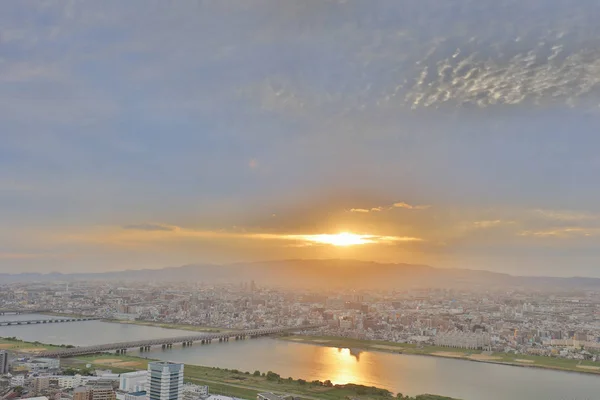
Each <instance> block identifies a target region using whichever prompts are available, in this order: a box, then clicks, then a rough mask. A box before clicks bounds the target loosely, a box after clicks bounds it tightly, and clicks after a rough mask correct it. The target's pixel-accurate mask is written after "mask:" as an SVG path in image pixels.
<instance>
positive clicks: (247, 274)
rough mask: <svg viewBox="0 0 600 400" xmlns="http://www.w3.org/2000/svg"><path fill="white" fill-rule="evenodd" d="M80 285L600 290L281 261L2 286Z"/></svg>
mask: <svg viewBox="0 0 600 400" xmlns="http://www.w3.org/2000/svg"><path fill="white" fill-rule="evenodd" d="M82 280H111V281H113V280H120V281H155V282H158V281H163V282H205V283H240V282H249V281H252V280H253V281H255V282H256V283H257V284H259V285H266V286H281V287H298V288H307V289H311V288H312V289H325V288H332V289H333V288H341V287H345V288H356V289H394V288H399V289H401V288H410V287H423V288H425V287H454V288H460V287H470V288H473V287H484V288H485V287H550V288H558V289H577V288H580V289H592V288H600V278H588V277H570V278H562V277H546V276H514V275H508V274H503V273H497V272H490V271H483V270H468V269H447V268H434V267H431V266H427V265H415V264H390V263H376V262H369V261H359V260H341V259H327V260H279V261H262V262H248V263H235V264H223V265H217V264H190V265H183V266H180V267H171V268H162V269H141V270H124V271H116V272H101V273H72V274H62V273H49V274H40V273H21V274H1V273H0V284H2V283H15V282H36V281H39V282H50V281H82Z"/></svg>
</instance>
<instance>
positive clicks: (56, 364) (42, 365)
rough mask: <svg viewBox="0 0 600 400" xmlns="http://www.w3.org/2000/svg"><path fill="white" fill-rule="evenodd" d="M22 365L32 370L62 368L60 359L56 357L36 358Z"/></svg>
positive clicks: (40, 370)
mask: <svg viewBox="0 0 600 400" xmlns="http://www.w3.org/2000/svg"><path fill="white" fill-rule="evenodd" d="M22 365H23V366H24V367H25V368H26V369H27V370H28V371H30V372H42V371H51V370H56V369H59V368H60V360H58V359H56V358H35V359H33V360H32V361H30V362H26V363H24V364H22Z"/></svg>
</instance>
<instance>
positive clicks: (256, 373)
mask: <svg viewBox="0 0 600 400" xmlns="http://www.w3.org/2000/svg"><path fill="white" fill-rule="evenodd" d="M252 375H254V376H260V371H259V370H256V371H254V373H253V374H252Z"/></svg>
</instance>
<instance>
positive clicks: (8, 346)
mask: <svg viewBox="0 0 600 400" xmlns="http://www.w3.org/2000/svg"><path fill="white" fill-rule="evenodd" d="M66 347H67V346H64V345H63V346H61V345H53V344H45V343H40V342H25V341H23V340H19V339H17V338H16V337H4V338H0V350H9V351H13V352H15V353H22V354H32V353H37V352H38V351H46V350H56V349H61V348H66Z"/></svg>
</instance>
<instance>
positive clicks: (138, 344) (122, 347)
mask: <svg viewBox="0 0 600 400" xmlns="http://www.w3.org/2000/svg"><path fill="white" fill-rule="evenodd" d="M322 326H325V325H322V324H321V325H299V326H292V327H285V328H263V329H250V330H245V331H237V332H224V333H205V334H201V335H190V336H179V337H171V338H164V339H149V340H138V341H133V342H121V343H109V344H101V345H96V346H85V347H74V348H70V349H60V350H48V351H42V352H39V353H36V354H35V355H36V356H37V357H72V356H81V355H84V354H96V353H104V352H108V351H115V350H116V351H117V353H125V352H127V349H133V348H139V349H140V351H148V350H150V348H151V347H152V346H162V348H163V349H165V348H170V347H172V346H173V345H174V344H181V345H182V346H191V345H192V343H194V342H200V343H202V344H208V343H211V342H212V341H213V340H218V341H219V342H227V341H229V339H235V340H242V339H246V338H255V337H259V336H267V335H274V334H278V333H285V332H294V331H303V330H311V329H316V328H320V327H322Z"/></svg>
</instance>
